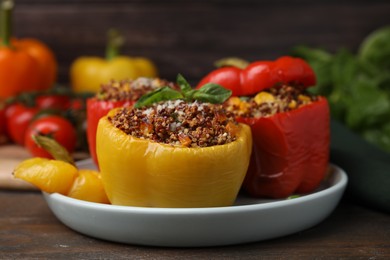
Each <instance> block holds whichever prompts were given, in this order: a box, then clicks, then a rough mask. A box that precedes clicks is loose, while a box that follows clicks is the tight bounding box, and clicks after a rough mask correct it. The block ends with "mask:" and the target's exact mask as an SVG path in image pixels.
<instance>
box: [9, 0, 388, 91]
mask: <svg viewBox="0 0 390 260" xmlns="http://www.w3.org/2000/svg"><path fill="white" fill-rule="evenodd" d="M16 3H17V4H16V9H15V17H14V32H15V35H16V36H18V37H35V38H38V39H41V40H42V41H44V42H46V43H47V44H48V45H49V46H50V47H51V48H52V49H53V50H54V52H55V54H56V57H57V59H58V62H59V81H60V82H62V83H65V84H66V83H67V82H69V66H70V64H71V63H72V61H73V60H74V59H75V58H76V57H79V56H81V55H99V56H102V55H103V54H104V47H105V41H106V31H107V30H108V29H109V28H113V27H114V28H117V29H119V30H121V31H122V32H123V33H124V35H125V38H126V45H125V48H124V49H123V53H124V54H127V55H132V56H146V57H149V58H151V59H153V60H154V61H155V62H156V63H157V65H158V67H159V70H160V72H161V73H160V74H161V76H162V77H165V78H168V79H173V78H175V76H176V75H177V73H179V72H180V73H182V74H184V75H185V76H186V77H187V78H189V79H191V80H195V81H197V80H199V78H200V77H202V76H204V75H205V74H206V73H207V72H208V71H210V70H211V69H212V68H213V62H214V61H215V60H217V59H219V58H222V57H226V56H239V57H242V58H245V59H248V60H258V59H274V58H277V57H279V56H281V55H284V54H288V53H289V52H290V51H291V48H292V47H293V46H295V45H298V44H306V45H310V46H316V47H324V48H326V49H329V50H337V49H339V48H342V47H346V48H350V49H351V50H354V51H355V50H356V49H357V48H358V46H359V43H360V42H361V41H362V39H363V38H364V37H365V36H366V35H367V34H368V33H370V32H371V31H372V30H374V29H376V28H378V27H380V26H383V25H386V24H390V15H389V14H390V2H389V1H383V0H382V1H345V0H343V1H335V0H332V1H325V0H320V1H308V0H306V1H302V0H300V1H281V0H277V1H271V0H267V1H261V0H260V1H255V0H251V1H248V0H244V1H240V0H229V1H222V0H212V1H195V0H182V1H178V0H176V1H174V0H167V1H156V0H155V1H148V0H146V1H145V0H130V1H124V0H122V1H120V0H114V1H110V0H105V1H104V0H87V1H74V0H72V1H67V0H50V1H49V0H17V1H16Z"/></svg>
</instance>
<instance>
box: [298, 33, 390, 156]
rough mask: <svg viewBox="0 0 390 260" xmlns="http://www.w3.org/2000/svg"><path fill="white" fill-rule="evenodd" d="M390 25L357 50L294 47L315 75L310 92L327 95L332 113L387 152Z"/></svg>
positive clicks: (389, 142)
mask: <svg viewBox="0 0 390 260" xmlns="http://www.w3.org/2000/svg"><path fill="white" fill-rule="evenodd" d="M389 42H390V27H389V26H387V27H384V28H380V29H378V30H376V31H374V32H372V33H371V34H369V35H368V36H367V37H366V38H365V39H364V40H363V41H362V43H361V46H360V48H359V52H358V53H356V54H355V53H352V52H351V51H349V50H346V49H342V50H339V51H337V52H335V53H330V52H328V51H326V50H323V49H318V48H311V47H308V46H297V47H295V48H294V49H293V51H292V54H293V55H295V56H299V57H301V58H303V59H305V60H307V61H308V62H309V63H310V65H311V66H312V67H313V69H314V71H315V73H316V75H317V85H316V86H315V87H313V88H310V89H309V91H311V92H313V93H314V94H319V95H323V96H326V97H327V98H328V101H329V105H330V109H331V115H332V117H333V118H334V119H336V120H338V121H340V122H342V123H344V124H345V125H346V126H347V127H349V128H350V129H351V130H353V131H354V132H356V133H358V134H360V135H361V136H362V137H363V138H365V139H366V140H367V141H369V142H371V143H372V144H374V145H376V146H378V147H380V148H382V149H383V150H385V151H388V152H390V125H389V123H388V122H390V63H389V61H390V44H389Z"/></svg>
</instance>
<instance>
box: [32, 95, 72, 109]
mask: <svg viewBox="0 0 390 260" xmlns="http://www.w3.org/2000/svg"><path fill="white" fill-rule="evenodd" d="M35 103H36V106H37V107H38V108H40V109H56V110H60V111H65V110H67V109H69V107H70V105H71V99H70V97H69V96H67V95H39V96H37V97H36V98H35Z"/></svg>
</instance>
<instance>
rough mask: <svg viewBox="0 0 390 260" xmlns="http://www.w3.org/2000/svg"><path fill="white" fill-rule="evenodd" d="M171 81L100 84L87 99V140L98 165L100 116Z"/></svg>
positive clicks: (130, 104)
mask: <svg viewBox="0 0 390 260" xmlns="http://www.w3.org/2000/svg"><path fill="white" fill-rule="evenodd" d="M162 86H173V83H171V82H168V81H165V80H162V79H158V78H154V79H152V78H143V77H141V78H138V79H136V80H121V81H114V80H113V81H111V82H109V83H108V84H102V86H101V89H100V91H99V92H98V93H97V94H96V95H95V96H94V97H92V98H89V99H87V140H88V146H89V151H90V153H91V156H92V158H93V160H94V162H95V163H96V165H98V162H97V155H96V131H97V125H98V123H99V120H100V118H102V117H103V116H105V115H107V113H108V112H109V111H110V110H111V109H113V108H116V107H123V106H125V107H128V106H132V105H133V104H134V103H135V102H136V101H137V100H138V99H139V98H140V97H141V96H142V95H143V94H145V93H148V92H150V91H152V90H155V89H157V88H160V87H162Z"/></svg>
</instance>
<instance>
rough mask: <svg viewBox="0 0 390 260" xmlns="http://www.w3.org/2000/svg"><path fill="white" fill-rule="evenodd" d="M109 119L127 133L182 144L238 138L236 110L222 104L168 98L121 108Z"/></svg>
mask: <svg viewBox="0 0 390 260" xmlns="http://www.w3.org/2000/svg"><path fill="white" fill-rule="evenodd" d="M108 120H109V121H110V122H111V123H112V124H113V125H114V126H115V127H117V128H119V129H120V130H122V131H123V132H124V133H126V134H128V135H131V136H134V137H138V138H141V139H149V140H152V141H155V142H158V143H165V144H170V145H173V146H181V147H208V146H215V145H223V144H227V143H230V142H233V141H235V140H236V135H237V131H238V125H237V122H236V121H235V119H234V114H233V113H231V112H228V111H226V110H225V108H224V107H223V106H222V105H215V104H210V103H202V102H199V101H193V102H190V103H188V102H185V101H183V100H169V101H164V102H159V103H156V104H154V105H152V106H149V107H142V108H133V109H132V108H121V109H119V111H117V113H115V114H114V115H113V116H111V117H108Z"/></svg>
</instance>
